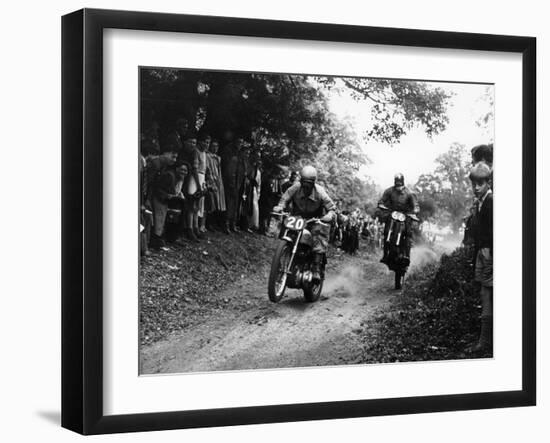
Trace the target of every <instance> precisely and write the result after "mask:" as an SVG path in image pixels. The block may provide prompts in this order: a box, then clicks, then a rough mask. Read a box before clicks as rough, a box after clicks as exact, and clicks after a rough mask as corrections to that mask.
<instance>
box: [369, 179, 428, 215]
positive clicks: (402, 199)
mask: <svg viewBox="0 0 550 443" xmlns="http://www.w3.org/2000/svg"><path fill="white" fill-rule="evenodd" d="M378 204H379V205H380V204H382V205H384V206H386V207H388V208H389V209H390V210H392V211H399V212H403V213H404V214H418V211H419V207H418V202H417V200H416V195H415V194H414V193H413V192H411V191H410V190H409V188H407V187H405V188H404V189H403V191H402V192H399V191H398V190H397V189H395V186H392V187H391V188H388V189H386V190H385V191H384V194H382V198H381V199H380V201H379V202H378Z"/></svg>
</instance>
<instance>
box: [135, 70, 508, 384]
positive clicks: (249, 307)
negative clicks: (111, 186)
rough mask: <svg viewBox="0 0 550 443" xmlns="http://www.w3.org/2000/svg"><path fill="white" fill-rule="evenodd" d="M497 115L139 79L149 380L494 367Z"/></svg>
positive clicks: (414, 88) (397, 91)
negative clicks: (423, 366)
mask: <svg viewBox="0 0 550 443" xmlns="http://www.w3.org/2000/svg"><path fill="white" fill-rule="evenodd" d="M494 104H495V87H494V84H491V83H482V82H480V83H473V82H461V81H460V78H457V79H456V81H440V80H438V79H437V78H434V79H406V78H404V79H400V78H376V77H347V76H334V75H331V76H327V75H322V74H310V73H271V72H241V71H221V70H217V71H214V70H197V69H189V68H186V67H163V66H140V67H139V146H136V151H137V152H136V159H135V160H136V161H139V203H140V204H139V230H138V229H136V234H137V235H139V245H140V248H139V250H140V257H139V337H138V342H139V373H140V375H154V374H179V373H191V372H213V371H243V370H261V369H285V368H304V369H305V368H309V367H330V366H340V365H365V364H382V363H392V364H394V363H400V362H427V361H439V360H463V359H487V358H492V357H493V196H494V188H495V183H494V182H493V168H494V164H498V160H497V161H496V162H495V161H494V159H493V158H494V156H495V152H494V151H495V141H494V131H495V128H494V125H495V113H494ZM496 158H497V159H498V154H496ZM497 186H498V185H497ZM136 228H137V227H136ZM128 229H134V228H132V227H130V226H129V227H128Z"/></svg>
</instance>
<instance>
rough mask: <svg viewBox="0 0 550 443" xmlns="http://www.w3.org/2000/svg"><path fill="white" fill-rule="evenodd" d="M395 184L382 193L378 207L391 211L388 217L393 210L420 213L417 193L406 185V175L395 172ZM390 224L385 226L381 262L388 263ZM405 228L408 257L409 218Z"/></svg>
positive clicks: (409, 248)
mask: <svg viewBox="0 0 550 443" xmlns="http://www.w3.org/2000/svg"><path fill="white" fill-rule="evenodd" d="M393 184H394V185H393V186H392V187H390V188H388V189H386V190H385V191H384V194H382V198H381V199H380V201H379V202H378V207H379V208H380V207H381V206H382V208H381V209H383V210H384V208H383V207H385V208H386V209H385V210H386V211H388V212H389V213H388V214H387V216H388V217H389V215H390V214H391V212H392V211H399V212H402V213H403V214H415V215H416V214H418V212H419V210H420V209H419V207H418V202H417V200H416V195H415V194H414V193H413V192H411V191H410V190H409V188H407V187H406V186H405V177H404V176H403V174H401V173H397V174H395V176H394V179H393ZM389 226H390V224H389V223H386V225H385V227H384V255H383V257H382V259H381V260H380V262H381V263H387V261H388V246H387V245H386V238H387V236H388V231H389ZM405 229H406V231H405V232H406V234H407V245H406V246H407V249H406V255H407V257H410V253H411V223H410V221H409V220H408V219H407V222H406V223H405Z"/></svg>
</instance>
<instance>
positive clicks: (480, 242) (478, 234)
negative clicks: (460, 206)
mask: <svg viewBox="0 0 550 443" xmlns="http://www.w3.org/2000/svg"><path fill="white" fill-rule="evenodd" d="M472 230H473V236H474V239H475V245H476V249H481V248H490V249H491V250H493V193H492V192H490V191H489V192H488V193H487V195H486V197H485V199H484V200H483V202H482V203H481V208H478V209H477V211H476V213H475V214H474V216H473V220H472Z"/></svg>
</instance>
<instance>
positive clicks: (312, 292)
mask: <svg viewBox="0 0 550 443" xmlns="http://www.w3.org/2000/svg"><path fill="white" fill-rule="evenodd" d="M326 264H327V257H326V256H325V257H324V258H323V265H322V268H321V281H320V282H319V283H315V284H311V285H310V286H306V287H304V298H305V299H306V301H307V302H308V303H313V302H315V301H317V300H319V297H320V296H321V292H322V290H323V283H324V281H325V266H326Z"/></svg>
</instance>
